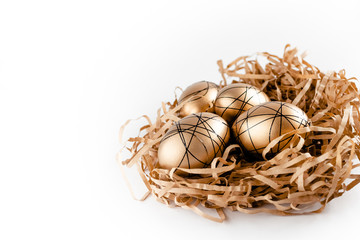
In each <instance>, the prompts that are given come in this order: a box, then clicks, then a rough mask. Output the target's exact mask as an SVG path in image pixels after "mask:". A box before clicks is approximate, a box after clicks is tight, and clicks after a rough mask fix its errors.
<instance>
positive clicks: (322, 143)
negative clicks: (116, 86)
mask: <svg viewBox="0 0 360 240" xmlns="http://www.w3.org/2000/svg"><path fill="white" fill-rule="evenodd" d="M261 58H263V60H265V61H261V62H260V61H259V59H261ZM303 58H304V54H302V55H298V54H297V50H296V49H292V48H291V47H290V46H289V45H287V46H286V47H285V50H284V55H283V56H282V57H278V56H275V55H272V54H270V53H267V52H263V53H258V54H256V55H255V56H243V57H239V58H237V59H236V60H234V61H233V62H231V63H230V64H228V65H227V66H226V67H224V66H223V63H222V61H221V60H219V61H218V66H219V71H220V73H221V76H222V80H221V82H220V83H219V85H220V86H221V87H224V86H226V85H227V84H228V83H229V82H243V83H247V84H251V85H254V86H256V87H258V88H260V89H261V90H263V91H264V92H265V93H266V94H267V95H268V96H269V97H270V98H271V100H277V101H283V102H289V103H292V104H294V105H296V106H298V107H299V108H301V109H302V110H303V111H305V112H306V113H307V115H308V117H309V119H310V120H311V123H312V124H311V126H310V127H306V128H303V130H302V132H301V133H303V132H307V133H308V135H309V136H308V137H307V139H305V141H300V142H299V144H298V145H297V146H295V147H293V148H287V149H285V150H283V151H282V152H281V153H279V154H278V155H277V156H275V157H274V158H272V159H270V160H268V161H259V162H255V163H249V162H248V161H246V159H245V157H244V156H243V154H242V153H241V151H239V146H238V145H230V146H228V147H227V149H226V150H225V152H224V154H223V156H222V157H218V158H215V159H213V161H212V164H211V167H210V168H206V169H192V173H193V174H192V175H190V177H182V176H179V175H177V174H176V173H175V171H174V170H175V169H173V170H171V171H169V170H165V169H160V168H158V164H157V149H158V146H159V143H160V140H161V138H162V136H163V135H164V134H165V133H166V131H167V130H168V129H169V127H170V126H171V125H172V124H173V122H174V121H178V120H179V118H178V114H177V112H178V111H179V109H180V108H181V106H182V105H178V104H177V99H175V101H174V102H167V103H163V104H162V106H161V108H160V109H159V110H158V112H157V118H156V120H155V121H151V119H150V118H149V117H147V116H143V117H144V118H145V119H146V120H147V122H148V124H146V125H145V126H143V127H141V128H140V129H139V131H140V133H139V136H137V137H133V138H129V139H128V140H127V141H126V142H125V143H124V147H123V149H122V151H123V150H128V151H129V152H130V155H131V157H130V158H129V159H127V160H124V161H122V159H121V157H120V155H119V156H118V160H119V162H120V165H121V166H123V165H126V166H128V167H132V166H134V165H136V166H137V169H138V172H139V174H140V177H141V178H142V180H143V182H144V183H145V186H146V187H147V189H148V192H147V193H146V194H145V195H144V196H143V197H142V198H141V200H143V199H145V198H146V197H147V196H149V195H150V194H152V195H153V196H154V197H155V198H156V199H157V200H158V201H160V202H162V203H164V204H167V205H169V206H180V207H182V208H185V209H191V210H193V211H194V212H195V213H197V214H199V215H201V216H203V217H205V218H208V219H210V220H213V221H218V222H222V221H224V219H225V214H224V211H223V210H224V209H229V210H231V211H239V212H243V213H259V212H268V213H271V214H277V215H296V214H308V213H319V212H321V211H322V210H323V209H324V208H325V206H326V204H327V203H328V202H329V201H331V200H332V199H334V198H336V197H339V196H341V195H342V194H343V193H344V192H345V191H348V190H350V189H352V188H353V187H354V186H355V185H357V184H358V183H359V182H360V175H359V174H355V173H354V171H353V169H354V168H356V167H358V166H359V165H360V164H359V160H358V159H360V158H359V156H360V147H359V146H360V136H359V133H360V100H359V99H360V92H359V88H358V85H357V84H358V80H357V79H356V78H346V77H345V71H344V70H341V71H339V72H329V73H326V74H325V73H323V72H321V71H320V70H319V69H318V68H317V67H315V66H313V65H311V64H310V63H308V62H307V61H305V60H304V59H303ZM263 62H265V63H263ZM175 98H176V96H175ZM129 122H130V121H128V122H126V123H125V124H124V125H123V126H122V127H121V130H120V138H121V135H122V132H123V130H124V128H125V126H126V125H127V124H128V123H129ZM280 140H281V139H275V140H274V141H272V142H271V143H270V144H274V145H275V144H276V143H277V141H280ZM121 169H122V172H123V174H125V173H124V168H123V167H121ZM196 173H199V174H196ZM124 176H125V175H124ZM125 180H126V181H127V182H128V180H127V178H126V176H125ZM128 185H130V184H129V182H128ZM129 187H130V190H131V186H129ZM131 191H132V190H131ZM204 207H205V208H211V209H215V210H216V211H217V213H218V216H213V215H212V214H207V213H205V212H204V211H203V208H204Z"/></svg>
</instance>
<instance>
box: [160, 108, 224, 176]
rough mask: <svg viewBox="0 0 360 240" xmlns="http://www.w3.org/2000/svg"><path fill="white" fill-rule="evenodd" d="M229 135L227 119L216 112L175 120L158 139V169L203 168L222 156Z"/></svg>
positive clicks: (196, 114)
mask: <svg viewBox="0 0 360 240" xmlns="http://www.w3.org/2000/svg"><path fill="white" fill-rule="evenodd" d="M229 138H230V128H229V126H228V124H227V122H226V121H225V120H224V119H222V118H221V117H219V116H218V115H216V114H213V113H208V112H202V113H195V114H191V115H189V116H187V117H184V118H183V119H181V120H179V121H178V122H175V123H174V125H173V126H171V127H170V129H169V130H168V131H167V133H166V134H165V135H164V137H163V139H162V140H161V142H160V146H159V149H158V159H159V165H160V167H161V168H165V169H172V168H188V169H190V168H204V167H208V166H209V164H210V163H211V161H212V160H213V159H214V158H215V157H218V156H221V154H222V152H223V151H224V149H225V147H226V144H227V142H228V141H229Z"/></svg>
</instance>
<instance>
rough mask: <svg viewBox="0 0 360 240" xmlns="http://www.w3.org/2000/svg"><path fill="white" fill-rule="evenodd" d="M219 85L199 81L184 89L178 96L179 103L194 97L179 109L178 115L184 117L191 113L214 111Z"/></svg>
mask: <svg viewBox="0 0 360 240" xmlns="http://www.w3.org/2000/svg"><path fill="white" fill-rule="evenodd" d="M218 90H219V87H218V85H216V84H215V83H212V82H207V81H201V82H196V83H194V84H192V85H190V86H189V87H187V88H186V89H185V91H184V92H183V93H182V94H181V96H180V98H179V103H182V102H184V101H185V100H188V99H189V98H190V97H192V96H196V97H194V98H193V99H192V100H190V102H187V103H185V105H184V106H183V107H182V108H181V109H180V113H179V115H180V117H185V116H187V115H190V114H192V113H199V112H214V108H213V105H214V102H215V99H216V96H217V94H218Z"/></svg>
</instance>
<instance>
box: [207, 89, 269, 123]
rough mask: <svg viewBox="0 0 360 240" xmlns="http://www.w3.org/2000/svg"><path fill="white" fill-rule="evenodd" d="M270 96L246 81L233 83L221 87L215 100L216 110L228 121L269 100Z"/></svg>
mask: <svg viewBox="0 0 360 240" xmlns="http://www.w3.org/2000/svg"><path fill="white" fill-rule="evenodd" d="M269 101H270V98H269V97H268V96H267V95H266V94H265V93H264V92H262V91H260V90H259V89H258V88H256V87H254V86H251V85H249V84H244V83H233V84H230V85H227V86H226V87H224V88H222V89H220V91H219V93H218V96H217V98H216V101H215V105H214V108H215V112H216V114H218V115H219V116H221V117H222V118H224V119H225V120H226V121H227V122H228V123H232V122H233V121H235V119H236V118H237V117H238V116H239V115H240V114H241V113H243V112H245V111H246V110H248V109H250V108H251V107H253V106H256V105H258V104H261V103H264V102H269Z"/></svg>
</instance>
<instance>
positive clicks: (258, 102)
mask: <svg viewBox="0 0 360 240" xmlns="http://www.w3.org/2000/svg"><path fill="white" fill-rule="evenodd" d="M179 104H183V107H182V108H181V109H180V112H179V116H180V117H181V119H180V120H179V121H178V122H175V123H174V124H173V126H171V127H170V129H169V130H168V131H167V132H166V134H165V135H164V136H163V138H162V140H161V142H160V145H159V149H158V159H159V165H160V167H161V168H165V169H172V168H203V167H207V166H209V164H211V161H212V160H213V159H214V158H215V157H218V156H221V154H222V153H223V151H224V149H225V148H226V146H227V144H228V142H229V141H230V135H231V134H232V135H233V137H234V139H235V141H236V142H237V143H238V144H240V146H241V147H242V148H243V150H244V151H245V152H246V153H248V154H249V155H252V156H254V157H255V158H261V156H262V152H263V150H264V149H265V148H266V147H267V145H268V144H269V143H270V142H271V141H272V140H274V139H275V138H277V137H279V136H281V135H283V134H286V133H288V132H291V131H293V130H296V129H299V128H302V127H306V126H308V125H309V120H308V118H307V116H306V114H305V113H304V112H303V111H302V110H301V109H300V108H298V107H296V106H295V105H293V104H290V103H285V102H279V101H271V100H270V98H269V97H268V96H267V95H266V94H265V93H264V92H262V91H261V90H260V89H258V88H256V87H254V86H252V85H249V84H244V83H233V84H229V85H227V86H225V87H223V88H221V89H220V88H219V86H218V85H216V84H214V83H212V82H207V81H201V82H197V83H194V84H192V85H190V86H189V87H188V88H186V89H185V91H184V92H183V93H182V95H181V96H180V98H179ZM230 126H231V127H230ZM294 137H295V135H294V134H293V135H290V136H287V137H286V138H284V139H281V141H279V142H278V143H277V144H276V145H275V146H274V147H272V148H271V149H270V154H271V155H272V156H274V155H276V154H277V153H279V152H280V151H282V150H283V149H285V148H286V147H288V146H289V144H290V142H291V140H293V138H294Z"/></svg>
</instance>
